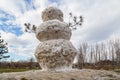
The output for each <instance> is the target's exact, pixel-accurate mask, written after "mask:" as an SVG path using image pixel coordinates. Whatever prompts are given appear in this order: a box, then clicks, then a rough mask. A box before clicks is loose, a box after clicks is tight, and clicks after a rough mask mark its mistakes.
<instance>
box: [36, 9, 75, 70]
mask: <svg viewBox="0 0 120 80" xmlns="http://www.w3.org/2000/svg"><path fill="white" fill-rule="evenodd" d="M42 20H43V23H42V24H41V25H40V26H38V27H37V29H36V37H37V39H38V40H39V41H41V43H40V44H39V45H38V46H37V48H36V51H35V57H36V59H37V61H38V62H39V64H40V67H41V68H42V70H44V71H48V70H55V71H57V70H64V69H67V70H70V69H71V68H72V63H73V60H74V57H75V55H76V54H77V50H76V49H75V47H74V46H73V45H72V43H71V42H70V41H69V40H70V37H71V29H70V28H69V26H68V24H67V23H65V22H64V20H63V13H62V11H61V10H59V9H58V8H55V7H49V8H46V9H45V10H44V11H43V12H42Z"/></svg>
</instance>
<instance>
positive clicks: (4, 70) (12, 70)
mask: <svg viewBox="0 0 120 80" xmlns="http://www.w3.org/2000/svg"><path fill="white" fill-rule="evenodd" d="M28 70H36V69H9V68H8V69H4V68H2V69H0V73H3V72H22V71H28Z"/></svg>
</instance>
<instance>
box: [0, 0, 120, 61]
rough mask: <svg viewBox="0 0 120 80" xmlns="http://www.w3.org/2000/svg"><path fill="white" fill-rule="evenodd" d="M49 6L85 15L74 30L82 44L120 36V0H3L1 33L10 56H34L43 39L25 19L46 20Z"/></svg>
mask: <svg viewBox="0 0 120 80" xmlns="http://www.w3.org/2000/svg"><path fill="white" fill-rule="evenodd" d="M49 6H55V7H58V8H59V9H61V10H62V11H63V13H64V21H65V22H68V17H69V16H68V14H69V12H72V13H73V14H74V15H75V16H79V15H82V16H83V17H84V23H83V25H82V27H80V28H78V29H77V30H76V31H72V37H71V42H72V43H73V44H74V46H76V47H77V46H78V44H79V43H80V42H83V41H86V42H90V43H95V42H100V41H105V40H107V39H111V38H114V37H119V36H120V0H0V33H1V35H2V38H4V40H5V41H6V42H8V47H9V54H10V56H11V57H10V58H9V60H11V59H12V60H16V61H18V60H27V59H29V58H31V57H34V51H35V48H36V46H37V45H38V44H39V41H38V40H37V39H36V37H35V34H34V33H26V32H24V25H23V24H24V23H25V22H30V23H31V24H35V25H36V26H39V25H40V24H41V23H42V19H41V12H42V10H43V9H45V8H46V7H49Z"/></svg>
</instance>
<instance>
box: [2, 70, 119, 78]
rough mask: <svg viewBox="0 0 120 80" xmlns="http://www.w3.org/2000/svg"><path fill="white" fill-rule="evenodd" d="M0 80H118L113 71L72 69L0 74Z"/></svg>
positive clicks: (117, 75)
mask: <svg viewBox="0 0 120 80" xmlns="http://www.w3.org/2000/svg"><path fill="white" fill-rule="evenodd" d="M0 80H120V74H118V73H116V72H114V71H106V70H92V69H81V70H78V69H74V70H71V71H41V70H30V71H25V72H12V73H0Z"/></svg>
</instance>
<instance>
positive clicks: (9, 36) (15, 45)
mask: <svg viewBox="0 0 120 80" xmlns="http://www.w3.org/2000/svg"><path fill="white" fill-rule="evenodd" d="M0 32H1V34H2V38H3V39H4V40H5V42H7V43H8V47H9V53H14V54H16V55H19V56H23V57H26V58H28V57H30V56H33V55H34V51H35V48H36V46H37V45H38V44H39V41H38V40H37V39H36V38H35V35H34V34H29V33H25V34H23V35H21V36H16V35H15V34H13V33H5V32H3V31H0Z"/></svg>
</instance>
